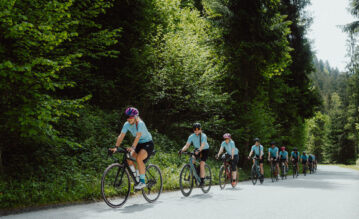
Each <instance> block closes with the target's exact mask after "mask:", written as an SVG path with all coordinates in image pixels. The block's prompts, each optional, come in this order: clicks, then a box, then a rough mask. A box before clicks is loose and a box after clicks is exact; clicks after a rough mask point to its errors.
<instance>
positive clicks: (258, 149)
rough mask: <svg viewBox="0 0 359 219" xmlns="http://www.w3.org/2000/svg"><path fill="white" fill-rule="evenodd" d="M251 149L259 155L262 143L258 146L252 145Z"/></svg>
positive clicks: (261, 150)
mask: <svg viewBox="0 0 359 219" xmlns="http://www.w3.org/2000/svg"><path fill="white" fill-rule="evenodd" d="M251 151H254V153H255V155H256V156H260V155H261V153H262V152H263V146H262V145H259V146H256V145H253V146H252V149H251Z"/></svg>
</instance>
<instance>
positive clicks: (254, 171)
mask: <svg viewBox="0 0 359 219" xmlns="http://www.w3.org/2000/svg"><path fill="white" fill-rule="evenodd" d="M252 159H253V160H254V164H253V165H252V168H251V180H252V183H253V185H255V184H256V183H257V180H258V178H260V177H261V171H260V165H259V158H257V157H253V158H252ZM263 180H264V179H263V178H260V180H259V181H260V183H261V184H262V183H263Z"/></svg>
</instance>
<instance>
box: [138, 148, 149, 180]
mask: <svg viewBox="0 0 359 219" xmlns="http://www.w3.org/2000/svg"><path fill="white" fill-rule="evenodd" d="M147 156H148V153H147V151H146V150H145V149H141V150H140V152H139V153H138V154H137V156H136V161H137V165H138V171H139V172H140V175H143V174H145V172H146V167H145V163H144V162H143V160H145V159H146V158H147Z"/></svg>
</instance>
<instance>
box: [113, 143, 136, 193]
mask: <svg viewBox="0 0 359 219" xmlns="http://www.w3.org/2000/svg"><path fill="white" fill-rule="evenodd" d="M110 153H111V154H110ZM115 153H123V158H122V161H121V162H120V160H119V159H117V158H115V157H113V156H112V155H113V153H112V152H109V154H108V155H110V156H111V158H112V160H113V161H114V162H115V163H119V164H121V166H122V167H124V168H121V169H118V171H117V174H116V178H115V181H114V183H115V182H117V179H118V175H119V174H120V171H121V170H122V173H121V177H120V182H121V181H122V178H123V174H124V172H125V169H127V172H128V173H129V174H130V177H131V179H132V180H133V182H135V183H136V184H137V183H138V181H137V179H136V177H135V176H134V175H133V172H132V170H131V169H130V166H129V165H128V163H127V160H130V161H134V162H136V159H134V158H133V157H131V155H130V153H129V152H127V151H126V149H124V148H118V151H117V152H115ZM114 186H115V185H114Z"/></svg>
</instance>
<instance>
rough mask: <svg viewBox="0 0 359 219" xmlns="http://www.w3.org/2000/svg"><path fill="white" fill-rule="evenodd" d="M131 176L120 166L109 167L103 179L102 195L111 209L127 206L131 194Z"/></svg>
mask: <svg viewBox="0 0 359 219" xmlns="http://www.w3.org/2000/svg"><path fill="white" fill-rule="evenodd" d="M130 185H131V183H130V176H129V174H128V172H127V170H126V169H125V168H124V167H123V166H122V165H120V164H118V163H114V164H111V165H110V166H108V167H107V168H106V170H105V172H104V173H103V176H102V179H101V194H102V197H103V200H104V201H105V202H106V204H107V205H108V206H110V207H111V208H119V207H121V206H122V205H123V204H125V202H126V200H127V198H128V195H129V194H130V190H131V189H130Z"/></svg>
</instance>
